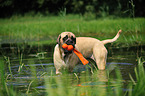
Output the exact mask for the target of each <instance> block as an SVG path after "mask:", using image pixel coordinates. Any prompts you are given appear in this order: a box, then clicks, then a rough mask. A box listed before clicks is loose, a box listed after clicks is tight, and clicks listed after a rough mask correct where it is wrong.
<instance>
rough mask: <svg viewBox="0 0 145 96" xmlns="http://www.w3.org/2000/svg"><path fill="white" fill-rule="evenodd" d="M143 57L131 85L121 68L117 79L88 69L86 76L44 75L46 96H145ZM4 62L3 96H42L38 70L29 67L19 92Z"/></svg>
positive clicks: (1, 65)
mask: <svg viewBox="0 0 145 96" xmlns="http://www.w3.org/2000/svg"><path fill="white" fill-rule="evenodd" d="M144 62H145V60H143V59H142V58H139V59H138V66H137V67H135V69H134V71H135V75H136V79H135V78H133V77H132V76H131V75H130V81H128V82H129V83H128V84H127V83H125V82H126V81H124V80H123V79H122V75H121V72H120V70H119V69H116V76H115V77H116V78H113V77H111V76H109V71H99V70H96V69H95V70H94V71H93V74H92V73H91V72H90V71H89V70H87V71H86V72H85V73H74V74H70V73H67V72H65V73H64V74H63V75H61V76H56V75H55V74H54V73H51V75H50V76H48V74H45V75H44V74H42V75H41V76H40V77H41V78H42V79H44V86H45V90H43V92H44V93H45V95H46V96H62V95H63V96H72V95H75V96H80V95H86V96H92V95H93V96H96V95H97V96H108V95H111V96H143V95H144V94H145V91H144V90H145V87H144V85H145V69H144ZM4 69H5V66H4V61H2V60H0V85H1V87H0V88H1V90H0V95H1V96H16V95H20V94H23V95H29V96H33V95H36V94H41V92H42V91H39V90H38V89H36V87H37V86H38V84H39V79H38V78H37V71H36V67H34V66H31V65H30V69H31V73H32V77H34V78H32V79H30V80H29V84H28V85H27V87H26V89H24V91H23V92H24V93H23V92H18V90H15V88H14V87H13V86H12V85H11V86H10V85H8V82H9V80H7V79H8V78H7V75H8V74H7V73H6V71H5V70H4ZM126 84H127V90H126V91H124V90H123V89H124V86H126Z"/></svg>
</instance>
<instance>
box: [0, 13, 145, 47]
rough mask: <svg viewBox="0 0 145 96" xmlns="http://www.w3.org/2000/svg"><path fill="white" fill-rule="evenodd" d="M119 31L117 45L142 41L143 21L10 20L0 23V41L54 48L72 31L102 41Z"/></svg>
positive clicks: (56, 18)
mask: <svg viewBox="0 0 145 96" xmlns="http://www.w3.org/2000/svg"><path fill="white" fill-rule="evenodd" d="M119 29H122V30H123V33H122V35H121V37H120V38H119V40H118V41H117V42H119V43H120V44H123V45H124V46H130V45H134V44H140V43H141V44H143V43H144V41H145V34H144V32H145V18H134V19H132V18H118V19H95V20H89V21H87V20H85V19H84V18H83V17H82V16H79V15H66V16H49V17H41V16H40V17H38V16H36V17H31V16H30V17H29V16H27V17H16V16H15V17H11V18H10V19H1V20H0V35H1V36H2V37H3V38H1V39H0V41H2V42H3V41H4V40H9V39H10V41H11V42H12V40H13V42H18V41H21V42H25V43H28V44H38V43H39V44H54V43H55V41H56V38H57V36H58V35H59V34H60V33H61V32H64V31H71V32H73V33H74V34H76V36H89V37H94V38H98V39H100V40H104V39H107V38H113V37H114V36H115V35H116V33H117V32H118V30H119Z"/></svg>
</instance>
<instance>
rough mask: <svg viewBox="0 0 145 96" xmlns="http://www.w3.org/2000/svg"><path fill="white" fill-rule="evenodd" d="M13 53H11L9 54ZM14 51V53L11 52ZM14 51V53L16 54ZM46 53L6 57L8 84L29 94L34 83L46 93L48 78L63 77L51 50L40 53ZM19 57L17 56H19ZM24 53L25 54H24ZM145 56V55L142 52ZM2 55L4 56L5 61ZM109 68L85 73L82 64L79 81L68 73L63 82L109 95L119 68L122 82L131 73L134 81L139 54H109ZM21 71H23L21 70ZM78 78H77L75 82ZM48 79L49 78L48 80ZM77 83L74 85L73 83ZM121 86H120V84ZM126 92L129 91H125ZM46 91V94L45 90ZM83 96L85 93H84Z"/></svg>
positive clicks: (77, 69) (77, 68)
mask: <svg viewBox="0 0 145 96" xmlns="http://www.w3.org/2000/svg"><path fill="white" fill-rule="evenodd" d="M8 52H10V51H8ZM11 52H12V51H11ZM13 52H14V51H13ZM40 53H45V54H42V57H43V58H41V55H40V54H39V56H36V55H38V53H37V52H34V51H32V53H29V54H28V53H27V54H24V53H23V55H16V54H15V53H11V54H8V55H5V56H7V57H9V58H10V62H8V61H6V64H9V63H10V66H7V67H6V73H7V74H10V70H11V74H12V76H11V75H8V76H7V85H8V86H11V85H13V86H14V87H15V88H17V89H18V90H20V91H22V92H26V90H27V89H28V86H29V85H30V82H32V81H35V82H37V85H36V86H34V85H33V83H32V87H31V88H32V89H35V88H36V89H38V90H42V91H43V90H44V89H45V88H46V86H45V84H44V82H45V79H46V78H52V77H54V78H57V79H58V78H60V77H61V76H56V75H55V68H54V65H53V63H52V62H53V61H52V54H53V53H52V51H50V52H48V51H47V54H46V52H40ZM17 54H18V53H17ZM21 54H22V53H21ZM141 54H143V53H141ZM2 56H3V55H1V58H2ZM107 62H108V63H107V66H106V70H105V71H96V69H93V72H90V73H87V72H86V73H83V72H84V71H86V70H88V69H89V68H88V66H84V65H82V64H80V65H78V66H76V67H75V69H74V72H75V73H76V75H77V76H78V79H79V80H77V79H76V77H75V76H74V74H71V73H69V74H67V76H66V77H65V78H63V79H66V80H67V79H70V81H71V82H72V84H73V85H74V86H76V85H79V87H95V86H99V87H97V88H98V89H97V90H100V91H101V93H102V94H101V95H104V94H106V93H105V92H106V87H108V86H107V85H108V84H107V83H108V79H109V80H110V77H113V78H117V77H116V72H115V70H116V69H120V72H121V74H122V78H123V80H130V78H129V75H128V74H129V73H130V74H131V75H132V77H133V78H135V75H134V67H135V66H136V64H137V62H136V53H135V52H133V51H118V50H117V51H115V52H114V51H110V50H109V53H108V59H107ZM20 68H21V70H19V69H20ZM74 78H75V79H74ZM86 78H87V79H86ZM46 80H47V79H46ZM74 82H75V83H74ZM114 84H117V82H116V81H112V82H111V84H110V85H111V87H113V86H116V85H114ZM118 85H119V84H118ZM124 90H128V89H125V88H124ZM43 92H44V91H43ZM82 94H83V93H82Z"/></svg>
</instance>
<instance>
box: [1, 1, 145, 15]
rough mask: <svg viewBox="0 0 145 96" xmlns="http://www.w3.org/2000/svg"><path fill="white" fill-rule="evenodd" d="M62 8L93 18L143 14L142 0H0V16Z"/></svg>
mask: <svg viewBox="0 0 145 96" xmlns="http://www.w3.org/2000/svg"><path fill="white" fill-rule="evenodd" d="M62 8H66V9H67V12H68V13H71V14H76V13H79V14H82V15H85V16H88V15H86V14H93V15H94V16H93V18H94V17H99V16H102V17H104V16H108V15H111V16H115V17H124V16H126V17H129V16H130V15H131V17H134V16H144V15H145V14H144V13H145V12H144V5H143V0H139V1H138V0H136V1H134V2H133V0H109V1H108V0H23V1H21V0H2V1H0V11H1V14H0V17H2V18H4V17H9V16H13V15H22V16H24V15H25V14H28V13H29V14H30V13H33V14H38V13H41V14H43V15H45V16H46V15H49V14H55V15H56V14H59V10H60V9H62ZM140 9H142V10H140ZM137 13H138V14H137ZM33 14H30V15H33ZM91 16H92V15H91Z"/></svg>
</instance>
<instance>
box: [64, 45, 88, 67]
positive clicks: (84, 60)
mask: <svg viewBox="0 0 145 96" xmlns="http://www.w3.org/2000/svg"><path fill="white" fill-rule="evenodd" d="M62 48H64V49H66V50H68V51H71V50H73V52H74V53H75V54H76V55H77V56H78V57H79V59H80V60H81V62H82V63H83V64H84V65H86V64H88V63H89V61H88V60H86V59H85V58H84V57H83V55H82V54H81V53H80V52H79V51H78V50H76V49H75V48H74V47H73V46H72V45H67V44H63V45H62Z"/></svg>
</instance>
